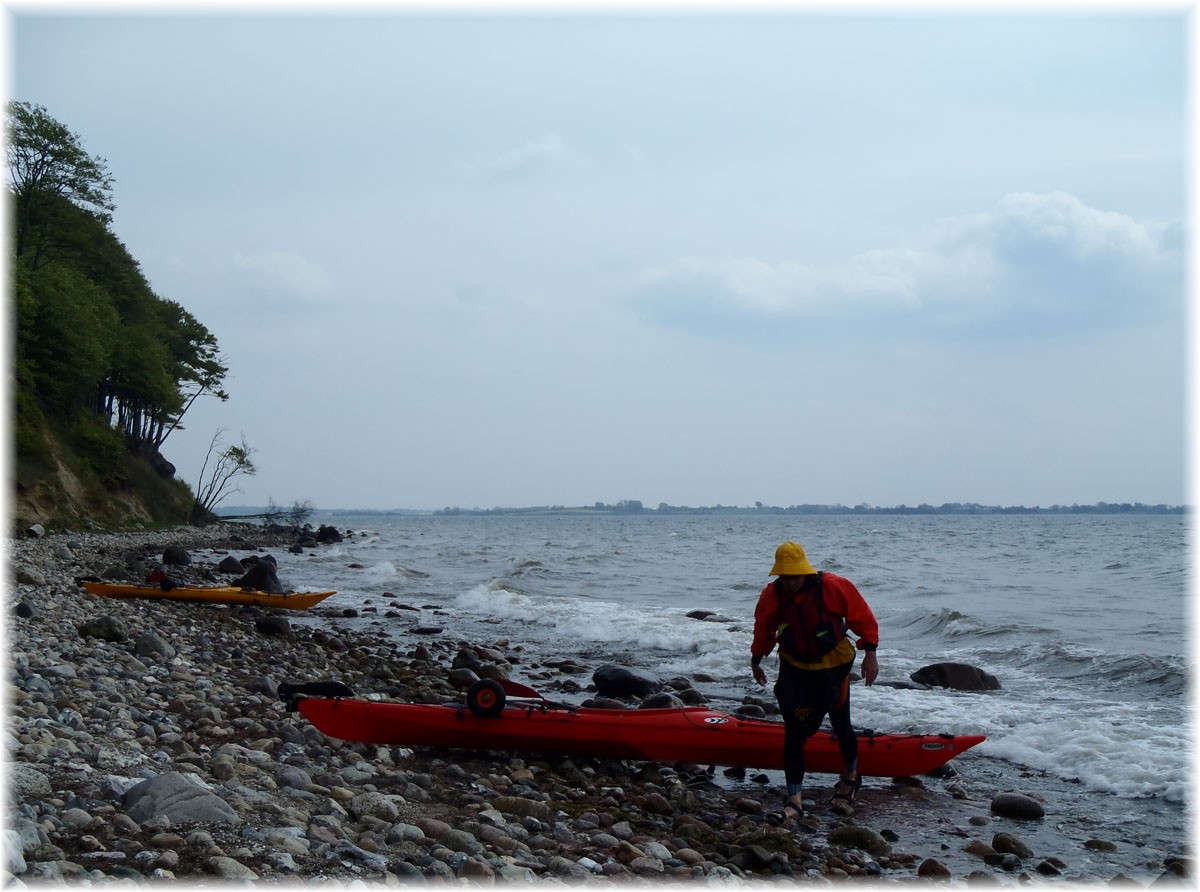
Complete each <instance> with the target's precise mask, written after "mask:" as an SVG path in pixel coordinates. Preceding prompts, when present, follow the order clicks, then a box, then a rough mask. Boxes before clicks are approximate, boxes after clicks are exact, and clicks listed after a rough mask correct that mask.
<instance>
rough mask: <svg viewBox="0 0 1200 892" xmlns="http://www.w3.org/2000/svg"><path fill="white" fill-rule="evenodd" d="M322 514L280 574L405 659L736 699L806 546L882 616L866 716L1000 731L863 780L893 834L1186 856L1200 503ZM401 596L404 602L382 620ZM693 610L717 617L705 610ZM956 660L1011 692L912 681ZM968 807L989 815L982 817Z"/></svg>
mask: <svg viewBox="0 0 1200 892" xmlns="http://www.w3.org/2000/svg"><path fill="white" fill-rule="evenodd" d="M310 522H312V523H313V524H314V525H316V524H320V523H326V524H329V525H332V526H334V527H336V528H337V529H338V530H339V531H340V532H342V534H343V536H344V539H343V541H342V542H341V543H339V544H334V545H323V546H321V547H319V548H315V549H312V550H310V551H306V552H305V553H303V554H291V553H286V554H276V555H275V556H276V558H277V559H278V561H279V563H280V568H279V574H280V577H281V578H282V580H283V581H284V582H285V583H287V584H288V585H290V586H291V587H293V588H296V589H298V590H307V589H337V591H338V594H337V595H335V596H334V597H333V598H331V599H330V600H328V601H326V602H325V606H326V611H325V616H328V615H329V614H330V613H336V612H341V610H342V609H343V608H354V609H355V610H356V611H358V618H357V619H355V620H352V621H353V622H357V623H360V624H362V625H364V626H366V627H370V628H372V629H374V630H375V631H377V632H378V633H379V634H382V635H386V636H393V637H395V639H396V641H397V649H398V653H400V652H407V650H408V649H410V648H411V646H412V644H413V641H414V635H413V630H414V629H417V628H421V627H424V628H429V627H433V628H441V629H442V630H443V631H442V633H441V634H442V636H444V637H448V638H451V639H459V640H464V641H471V642H473V643H479V644H488V643H493V642H506V644H507V647H508V648H509V649H514V648H515V649H518V650H519V651H520V652H522V653H525V654H529V655H530V656H529V666H530V667H531V668H530V676H529V677H523V676H522V668H523V667H522V664H520V663H518V664H517V665H516V666H515V667H514V672H513V676H512V677H513V678H514V679H515V680H517V681H522V682H524V683H526V684H531V685H533V686H534V687H538V686H539V685H542V684H545V683H546V682H545V680H544V678H543V677H541V676H539V677H533V676H534V675H535V674H537V673H534V672H533V669H532V667H534V666H536V665H537V663H538V660H539V658H541V659H551V658H555V657H558V658H571V659H574V660H576V661H577V662H580V663H583V664H585V665H587V666H591V667H598V666H600V665H602V664H604V663H608V662H615V663H621V664H624V665H629V666H633V667H636V668H640V669H645V670H649V671H651V672H654V673H656V674H658V675H659V676H660V677H662V678H664V679H667V678H671V677H674V676H685V677H687V678H694V677H695V676H698V675H699V676H703V677H706V678H711V679H715V681H709V682H704V683H697V684H696V687H697V689H698V690H700V691H701V692H702V693H703V694H704V695H705V697H706V699H707V700H708V702H709V704H710V705H711V706H713V707H714V708H718V709H728V710H733V709H735V708H736V707H737V706H738V705H739V704H741V703H742V702H743V701H744V700H745V699H746V698H747V697H750V698H759V699H765V700H767V701H768V702H769V701H770V700H771V693H770V688H769V687H767V688H760V687H759V686H757V685H756V684H755V683H754V681H753V679H752V678H751V676H750V669H749V648H750V640H751V636H752V631H753V613H754V605H755V603H756V601H757V598H758V595H759V593H760V591H761V590H762V588H763V586H764V585H765V584H766V583H767V582H768V581H770V576H769V575H768V574H769V571H770V568H771V565H772V562H773V559H774V552H775V548H776V547H777V546H778V545H779V544H780V543H781V542H784V541H787V540H792V541H795V542H799V543H800V544H802V545H803V546H804V547H805V549H806V551H807V553H808V555H809V557H810V559H811V560H812V562H813V564H814V565H815V566H816V567H817V569H820V570H828V571H831V572H834V573H838V574H840V575H842V576H845V577H847V578H849V579H850V580H852V581H853V582H854V583H855V584H856V585H857V586H858V588H859V590H860V591H861V592H862V593H863V595H864V596H865V597H866V599H867V601H868V602H869V603H870V604H871V606H872V608H873V610H874V612H875V614H876V617H877V618H878V620H879V625H880V646H879V664H880V676H879V680H878V682H877V683H876V684H875V685H874V686H872V687H869V688H868V687H866V686H864V685H863V684H861V682H860V683H858V684H856V685H855V686H854V687H853V689H852V694H851V705H852V710H853V720H854V724H855V725H856V726H858V727H860V728H871V729H874V730H876V731H881V732H884V731H886V732H919V733H951V734H985V735H987V740H986V741H985V742H984V743H983V744H981V745H979V746H978V747H976V748H975V749H973V750H971V751H969V752H968V753H966V754H964V755H963V756H962V757H960V758H959V759H956V760H955V763H954V765H955V768H956V771H957V774H958V776H957V777H956V778H950V779H942V780H938V779H929V780H928V781H927V782H926V784H925V789H924V790H923V791H921V793H920V794H919V796H916V797H914V793H913V791H912V790H908V789H905V788H902V787H897V786H895V785H893V784H892V783H891V782H890V781H889V780H888V779H876V778H870V779H867V780H866V782H865V784H864V788H863V792H862V794H861V798H860V805H859V810H860V813H862V814H863V815H864V816H865V819H866V820H867V821H868V822H869V823H871V825H872V826H877V827H878V826H890V827H892V828H893V829H894V832H896V833H897V835H898V836H899V841H898V842H897V843H896V847H897V848H898V849H902V850H908V851H914V852H919V853H922V854H925V855H928V856H930V857H937V858H939V860H942V861H943V863H945V864H947V866H950V867H951V869H952V870H956V872H957V871H965V870H968V869H979V868H981V867H982V862H980V861H979V860H978V859H976V858H974V856H969V855H966V854H965V853H963V852H962V847H963V846H965V844H966V842H968V841H969V840H970V839H981V840H983V841H985V842H988V841H990V840H991V835H992V834H993V833H995V832H998V831H999V830H1009V831H1010V832H1013V833H1015V834H1017V835H1018V836H1019V837H1020V838H1022V839H1023V840H1024V841H1025V842H1026V843H1027V844H1028V845H1029V846H1030V847H1031V848H1032V849H1033V850H1034V852H1035V855H1036V856H1038V858H1042V857H1046V856H1054V857H1057V858H1059V859H1060V860H1061V861H1063V862H1065V864H1066V867H1065V869H1064V870H1063V873H1062V878H1063V879H1065V880H1079V881H1101V880H1108V879H1111V878H1113V877H1115V876H1123V877H1128V878H1129V879H1131V880H1134V881H1140V882H1142V883H1143V884H1144V883H1147V882H1149V881H1150V880H1152V879H1153V878H1154V877H1156V876H1158V875H1159V874H1160V873H1161V872H1162V869H1161V865H1162V861H1163V858H1164V857H1168V856H1190V854H1191V848H1192V838H1193V822H1194V814H1193V809H1194V801H1195V800H1194V796H1193V795H1192V780H1193V777H1194V775H1193V772H1192V758H1193V746H1192V740H1193V734H1192V731H1193V717H1194V711H1193V704H1192V700H1191V685H1190V676H1191V671H1192V669H1191V666H1192V641H1191V640H1190V635H1191V629H1190V622H1191V605H1190V598H1189V595H1190V591H1191V583H1192V573H1191V568H1190V564H1189V543H1190V532H1191V531H1190V523H1191V521H1190V518H1189V517H1188V516H1187V515H1179V514H1048V513H1047V514H1021V515H996V514H991V515H882V514H862V515H789V514H757V513H755V514H749V513H748V514H728V515H726V514H696V515H687V514H679V515H671V514H666V515H658V514H656V513H654V514H640V515H639V514H631V515H622V514H596V513H591V514H581V515H575V514H543V515H532V514H531V515H525V514H487V515H465V514H464V515H440V514H439V515H378V514H367V515H361V516H358V515H349V514H344V513H337V514H323V513H322V512H316V513H314V514H313V515H312V517H310ZM389 604H402V605H404V606H405V607H407V608H410V609H407V610H392V611H390V613H391V615H390V616H385V614H386V613H388V610H387V605H389ZM372 606H373V607H374V608H376V609H375V610H374V611H366V612H364V608H366V607H372ZM411 608H415V609H411ZM697 610H701V611H711V612H712V613H713V616H712V617H709V618H708V619H706V620H698V619H695V618H691V617H689V616H688V614H689V613H690V612H693V611H697ZM302 621H303V622H306V623H313V624H320V623H323V622H327V621H328V620H327V619H324V618H323V617H322V615H320V614H314V615H311V616H307V617H305V618H304V619H303V620H302ZM774 660H775V657H774V656H772V657H770V658H768V660H767V665H768V670H769V671H768V675H769V676H773V666H772V665H771V664H772V663H773V661H774ZM944 661H952V662H959V663H968V664H971V665H973V666H977V667H979V668H980V669H983V670H985V671H986V672H989V673H991V674H992V675H994V676H995V677H996V678H997V679H998V680H999V682H1000V684H1001V688H1000V689H999V690H995V691H987V692H960V691H952V690H945V689H925V688H920V687H915V686H912V684H911V680H910V675H911V674H912V673H913V672H915V671H916V670H918V669H919V668H921V667H922V666H926V665H928V664H931V663H937V662H944ZM542 675H544V673H542ZM577 681H578V682H579V683H580V684H582V685H586V684H587V683H588V681H590V676H588V675H584V676H581V677H579V678H577ZM586 696H587V694H586V693H580V694H578V695H577V696H576V697H575V698H574V700H573V701H572V700H571V699H570V698H566V697H561V696H559V695H557V694H555V695H554V699H566V700H567V701H568V702H581V701H582V700H583V699H584V698H586ZM833 780H834V778H832V777H826V778H815V779H814V782H815V783H818V784H822V783H823V784H826V785H828V784H832V782H833ZM714 782H718V783H722V784H725V785H728V786H731V787H736V786H737V785H739V784H744V785H748V786H749V785H755V784H764V783H765V784H767V785H769V786H773V787H777V788H779V789H780V790H781V789H782V777H781V776H780V773H779V772H750V773H749V774H748V775H747V776H745V777H742V776H740V775H737V774H735V775H734V776H732V777H731V776H728V775H727V774H726V773H722V772H719V771H718V772H717V773H716V774H715V781H714ZM956 790H958V791H963V790H966V791H968V793H969V795H968V797H967V801H966V802H965V803H964V802H963V801H962V800H961V793H960V798H959V799H955V797H954V795H953V794H954V792H955V791H956ZM1006 790H1013V791H1020V792H1025V793H1030V794H1032V795H1035V796H1038V797H1040V798H1042V799H1043V800H1044V801H1045V804H1046V805H1045V807H1046V817H1045V818H1044V819H1043V820H1041V821H1037V822H1016V821H1012V820H1010V819H1003V818H998V817H995V816H989V809H988V804H989V801H990V799H989V797H990V795H991V794H993V793H995V792H1001V791H1006ZM972 791H973V793H972ZM967 814H973V815H977V816H978V815H983V816H989V821H990V823H989V824H987V825H985V826H983V827H980V826H975V825H968V824H967V823H966V821H965V820H964V816H965V815H967ZM1096 840H1100V841H1103V842H1105V843H1111V844H1112V846H1111V848H1113V849H1114V850H1113V851H1107V849H1108V848H1110V846H1105V845H1098V844H1097V843H1096V842H1095V841H1096ZM1035 863H1036V862H1035ZM1030 866H1032V865H1030Z"/></svg>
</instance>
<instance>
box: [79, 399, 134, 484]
mask: <svg viewBox="0 0 1200 892" xmlns="http://www.w3.org/2000/svg"><path fill="white" fill-rule="evenodd" d="M68 445H69V446H70V447H71V448H72V450H73V451H74V452H75V454H76V455H78V456H79V458H80V460H81V462H82V463H83V465H84V466H85V467H86V468H87V469H88V470H89V471H90V472H91V474H92V475H93V476H95V478H96V479H97V480H99V481H100V483H101V485H102V486H104V487H105V488H106V489H119V488H121V487H122V486H124V485H125V483H126V482H127V476H128V474H127V469H126V465H125V456H126V454H127V450H126V449H125V442H124V440H123V438H122V437H121V435H120V434H119V433H117V432H116V431H114V430H113V429H112V428H111V427H109V426H108V425H107V424H105V423H104V421H103V419H101V418H100V417H99V416H97V415H95V414H94V413H90V412H79V413H77V415H76V416H75V423H74V424H73V425H72V426H71V427H70V429H69V439H68Z"/></svg>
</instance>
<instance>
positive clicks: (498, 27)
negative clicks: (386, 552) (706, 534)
mask: <svg viewBox="0 0 1200 892" xmlns="http://www.w3.org/2000/svg"><path fill="white" fill-rule="evenodd" d="M16 10H17V12H16V15H15V18H14V19H12V20H11V21H10V25H9V28H10V33H9V37H10V45H11V49H12V51H13V53H14V64H13V66H12V74H11V80H10V94H11V96H12V97H13V98H16V99H18V100H22V101H28V102H33V103H36V104H39V105H43V106H45V108H46V109H47V111H48V112H49V113H50V114H51V115H52V116H53V117H54V118H56V119H57V120H59V121H61V122H62V123H64V124H65V125H67V126H68V127H69V128H70V129H71V130H73V131H74V132H76V133H77V134H79V136H80V137H81V139H82V142H83V145H84V147H85V148H86V150H87V151H89V152H90V153H92V154H95V155H99V156H102V157H103V158H105V159H107V162H108V168H109V170H110V172H111V173H112V174H113V176H114V178H115V193H114V197H115V200H116V204H117V211H116V215H115V218H114V221H113V229H114V231H115V232H116V233H117V235H118V237H119V238H120V239H121V240H122V241H123V242H124V243H125V245H126V246H127V248H128V249H129V251H130V253H131V254H132V255H133V257H134V258H136V259H137V260H138V261H139V262H140V263H141V265H142V269H143V271H144V272H145V274H146V276H147V278H148V279H149V281H150V284H151V286H152V287H153V288H154V290H155V292H156V293H158V294H159V295H160V296H162V297H164V298H170V299H172V300H175V301H178V302H180V303H181V304H183V305H184V306H185V307H186V308H187V309H188V310H190V311H191V312H192V313H193V314H194V315H195V316H196V317H197V318H198V319H199V320H200V321H201V322H202V323H203V324H204V325H206V326H207V327H208V328H209V329H210V330H211V331H212V332H213V333H214V334H215V335H216V337H217V338H218V340H219V342H220V344H221V347H222V350H223V353H224V355H225V359H226V361H227V363H228V365H229V369H230V371H229V377H228V380H227V389H228V391H229V393H230V394H231V398H230V399H229V401H228V402H225V403H221V402H218V401H216V400H202V401H201V402H199V403H197V404H196V405H195V406H194V407H193V408H192V410H191V411H190V412H189V413H188V414H187V416H186V418H185V422H184V423H185V425H186V430H183V431H179V432H176V433H175V434H173V435H172V436H171V437H170V439H168V441H167V442H166V444H165V446H164V450H163V451H164V453H165V454H166V456H167V457H168V458H169V459H170V460H171V461H173V462H174V463H175V464H176V465H177V467H178V469H179V474H180V476H181V477H183V478H184V479H185V480H188V481H189V482H190V483H193V484H195V482H196V478H197V476H198V474H199V472H200V468H201V465H202V463H203V461H204V457H205V453H206V451H207V449H208V446H209V443H210V441H211V439H212V437H213V435H214V433H215V432H216V431H217V430H219V429H222V428H223V429H225V430H226V440H227V441H230V442H235V441H237V440H238V439H240V438H241V437H242V436H243V435H244V437H245V439H246V441H247V442H248V443H249V444H250V445H251V446H252V447H253V448H254V449H255V450H256V451H255V455H254V458H255V461H256V462H257V464H258V468H259V471H258V474H257V475H256V476H255V477H254V478H252V479H248V480H245V481H243V483H242V492H241V493H238V494H235V495H233V496H232V497H231V498H230V499H229V502H230V503H231V504H265V503H266V502H267V500H268V499H271V500H273V501H274V502H276V503H277V504H280V505H288V504H291V503H292V502H294V501H302V500H309V501H311V502H312V503H314V505H316V506H317V507H320V508H332V507H368V508H389V507H410V508H440V507H444V506H461V507H473V506H478V507H492V506H515V505H540V504H563V505H582V504H591V503H592V502H595V501H603V502H616V501H619V500H621V499H640V500H641V501H643V502H644V503H645V504H646V505H647V506H655V505H657V504H658V503H659V502H668V503H670V504H685V505H693V506H699V505H716V504H725V505H747V504H753V503H754V502H755V501H762V502H764V503H766V504H774V505H789V504H796V503H802V502H814V503H843V504H847V505H853V504H858V503H861V502H867V503H869V504H872V505H898V504H901V503H903V504H909V505H916V504H919V503H922V502H928V503H932V504H935V505H936V504H941V503H943V502H954V501H963V502H981V503H985V504H1005V505H1010V504H1025V505H1043V506H1049V505H1052V504H1071V503H1076V502H1077V503H1094V502H1097V501H1110V502H1121V501H1130V502H1132V501H1142V502H1147V503H1158V502H1167V503H1172V504H1178V503H1181V502H1183V501H1185V500H1187V496H1188V493H1187V491H1186V489H1185V445H1184V444H1185V435H1186V428H1185V411H1184V409H1185V404H1184V398H1185V388H1184V379H1185V371H1186V358H1187V352H1186V349H1185V346H1186V337H1185V331H1184V324H1185V318H1186V317H1185V297H1186V291H1185V268H1184V264H1183V256H1184V255H1183V249H1184V248H1185V246H1186V243H1187V239H1186V236H1185V233H1184V230H1183V220H1184V216H1185V213H1186V211H1187V208H1188V200H1187V199H1188V195H1187V192H1186V188H1187V174H1188V166H1187V163H1186V158H1187V153H1186V140H1187V138H1188V135H1189V134H1188V127H1187V124H1188V121H1187V117H1188V107H1187V105H1186V95H1185V94H1186V90H1185V86H1186V83H1187V78H1188V76H1189V71H1188V65H1189V60H1188V55H1187V52H1186V43H1187V39H1188V34H1189V27H1190V26H1189V24H1188V23H1187V21H1186V20H1185V18H1184V11H1185V10H1184V9H1183V8H1182V7H1175V8H1174V9H1172V8H1171V7H1169V6H1168V7H1163V8H1154V9H1152V10H1151V11H1150V12H1148V13H1145V14H1141V15H1130V14H1128V12H1120V11H1112V10H1091V11H1089V10H1086V9H1084V10H1075V11H1072V12H1070V13H1069V14H1065V15H1063V14H1059V15H1053V16H1050V15H1032V14H1029V13H1027V12H1025V13H1021V14H1017V15H997V14H995V13H980V12H975V13H973V14H969V15H965V16H959V17H955V16H951V15H949V14H947V13H945V12H905V11H903V10H897V11H894V12H889V13H886V14H881V13H872V14H867V13H861V12H860V13H856V14H850V15H835V14H832V13H830V12H829V11H828V10H825V11H822V10H803V9H796V10H787V9H783V10H776V12H775V13H774V14H762V15H745V14H737V13H734V12H733V11H732V10H727V11H723V10H720V9H715V10H713V9H709V10H704V9H700V10H698V11H692V12H691V13H689V14H684V13H681V12H674V13H667V14H653V15H652V14H642V15H634V14H627V13H625V12H624V11H623V10H621V9H619V8H618V9H612V10H608V11H607V12H605V11H601V12H600V13H598V14H592V15H582V14H577V15H569V16H568V15H558V16H556V15H552V14H550V13H549V12H548V11H546V10H536V9H534V10H531V11H527V12H524V13H520V12H517V11H508V12H498V13H494V14H492V13H486V12H483V11H479V10H475V11H469V10H460V11H458V12H457V13H454V14H450V15H443V16H440V17H438V16H433V15H429V14H427V13H426V14H422V13H420V12H419V11H417V10H412V9H407V10H406V9H396V10H391V11H390V13H391V14H387V13H388V12H389V11H388V10H379V9H377V10H375V11H374V12H373V13H372V14H370V15H366V14H362V15H357V16H334V15H330V14H324V15H315V14H301V13H305V12H311V10H305V9H303V8H302V9H296V10H291V11H288V10H279V11H276V12H275V13H274V14H272V15H270V16H259V17H233V16H230V15H223V16H219V17H217V16H209V17H201V18H198V17H187V16H183V15H165V14H161V13H156V12H155V11H154V10H137V9H134V10H132V11H131V12H126V13H121V12H119V11H117V10H114V11H108V12H103V11H92V12H88V13H86V14H80V13H79V12H78V11H76V12H73V13H70V12H56V13H55V14H53V15H47V14H44V11H38V10H37V9H36V8H31V7H25V11H24V12H22V11H21V8H20V7H16Z"/></svg>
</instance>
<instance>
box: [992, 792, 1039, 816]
mask: <svg viewBox="0 0 1200 892" xmlns="http://www.w3.org/2000/svg"><path fill="white" fill-rule="evenodd" d="M992 813H993V814H997V815H1000V816H1001V817H1003V818H1015V819H1016V820H1019V821H1036V820H1039V819H1040V818H1044V817H1045V816H1046V809H1045V808H1044V807H1043V806H1042V804H1041V803H1040V802H1038V801H1037V800H1036V799H1034V798H1033V797H1032V796H1026V795H1025V794H1024V793H998V794H996V796H994V797H993V798H992Z"/></svg>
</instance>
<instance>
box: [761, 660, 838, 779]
mask: <svg viewBox="0 0 1200 892" xmlns="http://www.w3.org/2000/svg"><path fill="white" fill-rule="evenodd" d="M853 665H854V661H853V660H851V661H850V662H849V663H846V664H844V665H842V666H834V667H833V668H832V669H797V668H796V667H795V666H793V665H791V664H790V663H789V662H788V661H787V660H780V661H779V679H778V680H777V681H776V682H775V699H776V700H777V701H779V711H780V713H781V714H782V715H783V773H784V779H785V780H786V781H787V783H789V784H802V783H804V744H805V743H806V742H807V741H808V738H810V737H812V736H813V735H814V734H816V733H817V730H818V729H819V728H820V727H821V722H822V721H823V720H824V719H825V716H826V715H827V714H828V716H829V724H830V725H832V726H833V732H834V734H836V735H837V741H838V750H839V751H840V752H841V755H842V761H843V762H844V763H845V765H846V770H852V769H856V768H857V763H858V736H857V735H856V734H855V733H854V726H853V725H851V724H850V669H851V667H852V666H853Z"/></svg>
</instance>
